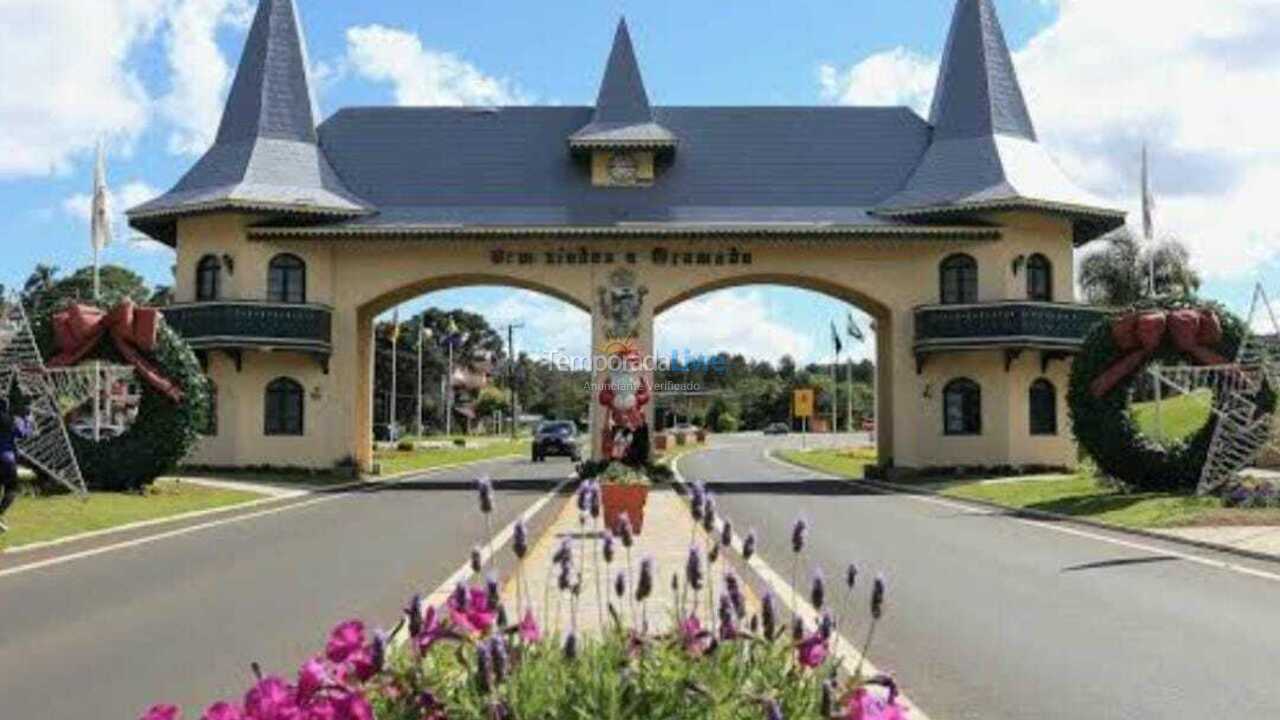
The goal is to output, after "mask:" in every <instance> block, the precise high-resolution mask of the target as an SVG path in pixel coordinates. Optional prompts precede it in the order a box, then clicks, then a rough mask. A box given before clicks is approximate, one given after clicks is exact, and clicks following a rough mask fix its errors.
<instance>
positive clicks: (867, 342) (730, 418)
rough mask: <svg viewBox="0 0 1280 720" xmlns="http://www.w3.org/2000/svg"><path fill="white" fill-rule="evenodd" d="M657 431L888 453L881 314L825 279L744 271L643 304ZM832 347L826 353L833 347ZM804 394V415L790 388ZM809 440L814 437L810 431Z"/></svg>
mask: <svg viewBox="0 0 1280 720" xmlns="http://www.w3.org/2000/svg"><path fill="white" fill-rule="evenodd" d="M654 312H655V315H656V317H655V329H654V337H655V347H656V351H657V354H658V355H659V356H660V357H662V358H664V359H666V360H667V363H666V367H667V368H669V369H667V370H666V371H664V372H660V373H659V377H658V378H657V382H656V386H657V388H658V392H656V393H655V396H656V408H655V425H656V427H657V429H658V431H659V432H664V431H666V432H670V431H671V429H672V428H674V429H675V431H676V432H680V431H681V430H683V429H684V428H686V427H692V426H696V427H705V428H707V429H709V430H711V431H713V432H720V433H740V434H742V436H743V437H744V438H749V440H748V441H750V442H765V443H767V442H769V441H762V440H759V439H758V438H759V436H760V435H761V434H794V433H798V432H807V433H810V434H811V435H810V436H809V437H807V438H805V439H804V440H801V441H795V440H792V441H791V442H821V443H823V444H827V443H829V444H835V445H840V446H851V447H867V448H870V449H873V451H874V450H878V457H879V461H880V462H890V461H891V459H892V452H893V444H892V403H891V400H890V398H889V396H890V394H891V393H892V382H891V380H890V378H891V367H890V365H891V363H892V352H891V348H890V347H889V344H890V342H891V338H892V333H891V332H890V323H891V322H892V313H891V311H890V309H889V308H888V307H887V306H886V305H885V304H883V303H881V302H880V301H878V300H876V299H875V298H873V297H871V296H869V295H867V294H865V293H863V292H861V291H859V290H858V289H856V288H849V287H845V286H841V285H838V284H835V283H832V282H829V281H827V280H823V279H817V278H810V277H800V276H791V275H779V274H747V275H742V276H738V277H733V278H727V279H720V280H716V281H714V282H708V283H705V284H701V285H698V286H695V287H691V288H687V289H683V290H682V291H680V292H677V293H675V294H673V295H672V296H671V297H669V298H666V299H664V300H663V301H661V302H659V303H657V304H656V305H655V309H654ZM837 344H838V346H839V347H838V348H837ZM801 389H813V390H814V391H815V393H814V398H815V406H814V408H813V415H812V417H809V418H805V419H801V418H800V417H797V416H796V415H795V414H794V412H793V410H794V408H793V399H794V392H795V391H796V390H801ZM813 436H820V438H817V439H815V438H813Z"/></svg>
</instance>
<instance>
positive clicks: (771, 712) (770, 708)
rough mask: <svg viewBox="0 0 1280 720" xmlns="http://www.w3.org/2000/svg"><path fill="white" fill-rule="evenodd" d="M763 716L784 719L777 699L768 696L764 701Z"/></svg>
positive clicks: (776, 719)
mask: <svg viewBox="0 0 1280 720" xmlns="http://www.w3.org/2000/svg"><path fill="white" fill-rule="evenodd" d="M764 718H765V720H785V718H784V717H783V716H782V706H781V705H779V704H778V701H777V700H774V699H772V698H770V699H768V700H765V701H764Z"/></svg>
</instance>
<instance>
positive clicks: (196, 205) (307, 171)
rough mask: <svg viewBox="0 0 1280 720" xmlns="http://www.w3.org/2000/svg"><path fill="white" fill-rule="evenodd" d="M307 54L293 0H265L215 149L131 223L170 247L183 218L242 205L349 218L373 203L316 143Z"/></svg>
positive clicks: (137, 213)
mask: <svg viewBox="0 0 1280 720" xmlns="http://www.w3.org/2000/svg"><path fill="white" fill-rule="evenodd" d="M306 68H307V52H306V45H305V42H304V40H303V37H302V33H301V29H300V27H299V23H298V15H297V8H296V7H295V5H294V0H262V2H261V3H260V4H259V5H258V12H257V14H256V16H255V17H254V21H253V26H252V27H251V28H250V30H249V35H248V39H247V41H246V44H245V50H244V55H243V57H242V59H241V62H240V67H239V69H238V70H237V71H236V77H235V81H234V82H233V83H232V85H231V93H230V95H229V96H228V99H227V106H226V109H225V110H224V111H223V116H222V123H221V125H220V126H219V127H218V135H217V137H216V139H215V141H214V144H213V146H212V147H211V148H210V149H209V150H208V152H206V153H205V155H204V156H203V157H201V158H200V160H199V161H197V162H196V164H195V165H194V166H193V167H192V168H191V170H190V171H188V172H187V174H186V175H185V176H183V178H182V179H181V180H179V181H178V184H177V185H176V186H175V187H174V188H173V189H172V190H170V191H169V192H168V193H166V194H164V195H162V196H160V197H158V198H156V199H154V200H152V201H150V202H147V203H144V204H142V205H140V206H138V207H136V208H133V209H132V210H130V211H129V218H130V222H131V223H132V224H133V226H134V227H136V228H138V229H139V230H141V231H143V232H145V233H147V234H149V235H151V236H152V237H155V238H156V239H158V240H161V241H163V242H168V243H171V244H172V243H173V242H175V238H174V227H175V222H176V218H177V217H178V216H180V215H186V214H191V213H195V212H205V211H211V210H219V209H227V208H235V209H244V210H265V211H273V212H278V213H284V214H285V215H288V216H313V217H316V218H326V219H335V218H339V219H340V218H347V217H353V216H356V215H360V214H363V213H366V212H369V210H370V208H369V207H368V206H367V205H366V204H365V203H364V202H363V201H361V200H360V199H359V198H357V197H356V196H355V195H353V194H352V193H351V191H349V190H347V188H346V187H345V186H344V185H343V183H342V180H341V179H340V178H339V177H338V175H337V174H336V173H335V172H334V171H333V168H332V166H331V165H330V164H329V161H328V159H327V158H326V157H325V156H324V153H323V152H322V151H321V150H320V147H319V145H318V144H317V135H316V128H315V110H314V106H315V105H314V101H313V99H312V96H311V90H310V86H309V84H308V81H307V71H306Z"/></svg>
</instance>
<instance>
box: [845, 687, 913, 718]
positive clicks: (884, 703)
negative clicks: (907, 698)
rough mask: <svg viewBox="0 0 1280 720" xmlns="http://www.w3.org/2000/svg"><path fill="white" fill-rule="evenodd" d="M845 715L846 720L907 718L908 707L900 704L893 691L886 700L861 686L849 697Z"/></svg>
mask: <svg viewBox="0 0 1280 720" xmlns="http://www.w3.org/2000/svg"><path fill="white" fill-rule="evenodd" d="M844 717H845V720H906V717H907V709H906V708H904V707H902V706H901V705H899V704H898V699H897V697H896V695H895V694H893V693H890V695H889V699H887V700H886V699H884V698H880V697H877V696H876V695H874V694H872V693H871V692H870V691H868V690H867V689H866V688H864V687H860V688H858V689H857V690H855V691H854V692H853V696H852V697H851V698H849V704H848V706H847V707H846V708H845V716H844Z"/></svg>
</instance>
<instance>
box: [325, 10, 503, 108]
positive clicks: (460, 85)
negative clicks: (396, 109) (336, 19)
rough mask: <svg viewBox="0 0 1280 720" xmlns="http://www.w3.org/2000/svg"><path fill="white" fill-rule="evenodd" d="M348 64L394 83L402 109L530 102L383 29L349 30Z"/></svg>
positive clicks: (413, 39) (449, 57)
mask: <svg viewBox="0 0 1280 720" xmlns="http://www.w3.org/2000/svg"><path fill="white" fill-rule="evenodd" d="M346 62H347V63H348V64H349V65H350V66H351V67H352V68H353V69H354V70H355V72H357V73H358V74H359V75H361V76H362V77H364V78H367V79H369V80H374V81H377V82H388V83H391V85H392V87H393V88H394V92H395V100H396V103H397V104H399V105H485V106H488V105H514V104H519V103H523V102H526V101H527V100H526V98H525V96H524V95H523V93H521V92H520V90H519V89H518V88H516V87H515V86H514V85H513V84H512V83H511V81H509V80H506V79H503V78H495V77H492V76H490V75H486V74H484V73H483V72H481V71H480V70H479V69H478V68H476V67H475V66H474V65H472V64H470V63H468V62H466V61H465V60H462V59H460V58H458V57H457V56H456V55H453V54H451V53H447V52H443V51H440V50H434V49H431V48H426V47H423V45H422V40H421V39H420V38H419V37H418V36H417V35H415V34H413V33H410V32H406V31H404V30H397V29H395V28H389V27H386V26H383V25H365V26H361V27H353V28H350V29H349V30H347V58H346Z"/></svg>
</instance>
